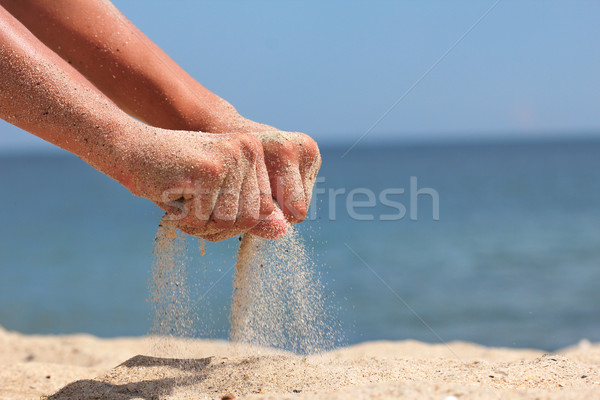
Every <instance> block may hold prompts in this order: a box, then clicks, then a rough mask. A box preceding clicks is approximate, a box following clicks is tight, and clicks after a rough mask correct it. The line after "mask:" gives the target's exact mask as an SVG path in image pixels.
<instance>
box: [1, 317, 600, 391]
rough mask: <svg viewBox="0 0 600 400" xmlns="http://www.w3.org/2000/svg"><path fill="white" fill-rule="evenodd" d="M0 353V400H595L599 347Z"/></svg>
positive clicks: (123, 343) (119, 342)
mask: <svg viewBox="0 0 600 400" xmlns="http://www.w3.org/2000/svg"><path fill="white" fill-rule="evenodd" d="M0 348H1V349H2V352H1V353H0V399H39V398H40V396H44V395H52V394H54V395H53V396H51V397H50V398H51V399H81V398H105V399H159V398H161V399H162V398H164V399H203V398H207V399H221V398H222V397H223V396H224V395H227V394H232V395H234V396H236V398H237V399H240V398H247V399H286V398H289V399H317V398H328V399H342V398H343V399H347V398H354V399H356V398H381V399H385V398H397V397H399V396H402V398H409V399H411V398H414V399H444V398H445V397H447V396H455V397H457V398H459V399H480V398H490V399H495V398H516V399H534V398H537V399H594V398H598V399H600V344H595V345H591V344H589V343H585V342H582V343H581V344H579V345H578V346H575V347H572V348H569V349H565V350H563V351H561V352H558V353H557V354H552V355H548V354H544V352H543V351H538V350H517V349H496V348H487V347H483V346H479V345H475V344H470V343H461V342H452V343H449V344H448V345H447V346H446V345H440V344H435V345H431V344H425V343H420V342H416V341H401V342H371V343H364V344H359V345H355V346H350V347H346V348H342V349H338V350H335V351H331V352H328V353H325V354H323V355H313V356H308V357H301V356H296V355H292V354H289V353H285V352H277V351H271V350H258V349H253V348H249V347H248V346H242V345H232V344H230V343H228V342H225V341H218V340H194V341H192V342H188V343H187V344H186V348H187V349H188V351H189V355H190V356H189V359H188V360H184V361H182V360H177V359H168V358H153V357H150V356H136V354H148V351H149V348H150V343H149V340H148V338H118V339H99V338H95V337H93V336H90V335H65V336H37V335H36V336H27V335H21V334H18V333H14V332H8V331H5V330H2V329H1V328H0ZM457 357H458V358H457Z"/></svg>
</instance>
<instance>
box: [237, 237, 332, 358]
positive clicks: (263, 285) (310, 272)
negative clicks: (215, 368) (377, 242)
mask: <svg viewBox="0 0 600 400" xmlns="http://www.w3.org/2000/svg"><path fill="white" fill-rule="evenodd" d="M233 286H234V294H233V299H232V302H231V339H232V340H233V341H234V342H243V343H249V344H253V345H258V346H261V347H275V348H281V349H286V350H291V351H293V352H296V353H302V354H306V353H315V352H320V351H323V350H328V349H330V348H331V347H332V346H333V344H334V343H335V340H334V339H335V335H334V331H335V330H334V325H332V321H331V315H330V312H329V310H330V309H329V308H327V307H326V303H325V301H324V294H323V293H324V290H323V289H324V288H323V286H322V284H321V283H320V280H319V276H318V275H317V273H316V270H315V268H314V265H313V262H312V260H311V258H310V255H309V253H308V252H307V250H306V248H305V246H304V243H303V241H302V238H301V237H300V236H299V235H298V233H297V232H296V231H295V230H294V229H293V228H290V229H289V230H288V232H287V233H286V234H285V236H283V237H282V238H280V239H277V240H267V239H261V238H259V237H257V236H254V235H250V234H245V235H244V237H243V239H242V243H241V245H240V249H239V252H238V258H237V263H236V272H235V278H234V282H233ZM337 336H338V337H339V334H338V335H337Z"/></svg>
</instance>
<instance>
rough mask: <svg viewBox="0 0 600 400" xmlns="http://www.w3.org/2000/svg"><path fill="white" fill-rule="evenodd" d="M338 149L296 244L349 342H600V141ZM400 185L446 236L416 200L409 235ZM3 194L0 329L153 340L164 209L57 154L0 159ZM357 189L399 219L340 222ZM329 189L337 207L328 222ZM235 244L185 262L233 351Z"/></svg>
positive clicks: (210, 320)
mask: <svg viewBox="0 0 600 400" xmlns="http://www.w3.org/2000/svg"><path fill="white" fill-rule="evenodd" d="M344 151H345V148H324V149H322V153H323V160H324V162H323V167H322V169H321V173H320V176H321V177H323V178H325V181H324V182H320V183H319V184H318V188H320V189H322V190H321V191H324V192H325V193H324V194H320V195H319V196H318V197H317V205H318V207H317V213H316V218H315V219H314V220H311V221H307V222H305V223H303V224H301V226H300V230H301V231H302V232H303V235H304V237H305V238H306V239H307V245H308V246H309V247H311V248H312V249H313V251H314V257H315V259H317V260H318V264H319V265H323V267H322V268H323V276H322V277H323V280H324V281H325V282H326V283H327V287H328V289H327V290H328V293H329V294H330V301H331V302H332V304H334V305H335V307H336V308H337V310H338V312H337V318H338V319H339V324H340V326H341V330H342V333H343V335H344V337H345V340H346V342H348V343H354V342H360V341H365V340H375V339H393V340H396V339H406V338H413V339H418V340H423V341H428V342H439V341H441V340H443V341H449V340H455V339H460V340H469V341H475V342H478V343H481V344H485V345H495V346H512V347H536V348H542V349H547V350H553V349H557V348H560V347H562V346H566V345H570V344H573V343H575V342H577V341H579V340H580V339H582V338H587V339H590V340H592V341H600V290H599V286H600V179H599V178H600V175H599V174H600V172H599V171H600V142H593V141H590V142H584V141H581V142H577V141H571V142H569V141H564V142H552V143H543V142H540V143H504V144H502V143H495V144H473V145H458V144H457V145H445V146H433V145H420V146H405V147H401V146H399V147H393V146H387V147H381V148H361V147H360V146H359V147H357V148H356V149H355V150H353V151H352V152H351V153H350V154H349V155H348V156H346V157H344V158H341V157H340V156H341V155H342V153H343V152H344ZM411 177H416V179H417V188H418V189H424V188H431V189H435V191H436V192H437V193H438V195H439V220H435V219H434V213H433V206H434V203H435V201H434V199H433V198H432V196H430V195H427V194H421V195H420V196H418V197H417V203H416V204H417V206H418V211H417V213H416V217H417V218H413V219H414V220H411V218H410V214H411V211H412V212H413V213H414V212H415V210H414V207H412V206H411V202H410V180H411ZM0 182H1V183H2V189H1V192H0V193H2V196H0V221H1V222H2V223H1V224H0V325H2V326H4V327H5V328H7V329H11V330H17V331H20V332H25V333H68V332H89V333H92V334H95V335H100V336H118V335H143V334H145V333H147V332H148V330H149V328H150V318H149V316H150V307H149V304H148V303H147V302H146V301H145V300H146V298H147V297H148V295H147V284H148V283H147V279H148V278H149V269H150V266H151V263H152V254H151V253H152V249H153V241H154V235H155V232H156V226H157V224H158V221H159V219H160V216H161V214H162V213H161V212H160V210H158V208H156V207H155V206H154V205H153V204H152V203H150V202H149V201H147V200H144V199H140V198H135V197H133V196H131V195H130V194H129V193H128V192H127V190H125V189H124V188H122V187H121V186H120V185H119V184H117V183H115V182H113V181H112V180H110V179H109V178H107V177H105V176H104V175H102V174H100V173H98V172H96V171H95V170H93V169H92V168H91V167H89V166H87V165H86V164H85V163H83V162H82V161H80V160H79V159H77V158H75V157H72V156H68V155H47V156H13V157H11V156H2V158H0ZM357 188H363V189H368V190H370V191H372V192H373V193H374V195H375V196H379V193H380V192H381V191H382V190H384V189H389V188H403V189H404V190H405V193H404V194H396V195H391V196H389V198H388V199H392V200H394V201H396V202H399V203H401V204H402V207H404V208H405V209H406V215H405V216H404V218H402V219H400V220H396V221H381V220H379V219H380V217H381V215H392V214H394V213H396V215H398V209H397V208H392V207H390V206H386V205H385V204H382V203H381V202H380V201H379V198H378V197H376V198H375V203H377V205H376V207H375V208H372V209H370V208H368V207H365V208H356V209H355V212H356V214H358V215H359V216H360V215H363V216H364V215H372V216H373V220H372V221H368V220H357V219H356V218H354V219H353V218H351V217H350V216H349V215H348V214H349V213H348V211H347V207H346V201H347V199H348V192H350V191H352V190H353V189H357ZM334 189H336V190H340V191H341V190H342V189H345V193H346V194H340V195H338V196H336V197H335V198H336V201H335V210H333V209H332V206H333V202H332V201H330V200H331V198H333V197H332V196H330V191H331V190H334ZM367 196H368V195H364V194H363V195H360V194H359V195H356V198H355V200H363V201H364V200H368V197H367ZM330 197H331V198H330ZM400 208H401V207H400ZM333 211H335V212H333ZM363 218H364V217H363ZM192 243H193V242H192ZM237 245H238V241H237V239H233V240H229V241H226V242H225V243H221V244H218V245H212V244H209V245H208V246H207V254H206V255H205V256H203V257H200V256H198V255H196V256H195V258H194V259H193V260H191V261H190V268H191V273H192V275H193V276H194V279H195V281H196V282H198V284H200V285H204V286H203V287H205V288H206V287H210V286H212V285H213V284H214V288H213V289H212V290H211V291H210V293H209V294H207V296H206V298H205V299H204V300H203V302H202V304H201V309H200V310H199V313H201V317H202V321H203V322H202V324H203V327H202V329H201V331H202V332H203V333H204V335H205V336H213V337H226V335H227V330H228V322H227V316H228V306H229V303H228V302H229V299H230V296H231V281H232V272H231V269H230V268H231V266H232V265H233V262H234V257H235V251H236V248H237ZM359 257H360V258H359ZM223 275H224V278H223V279H222V280H220V281H219V279H220V278H221V277H222V276H223ZM330 292H333V293H334V294H335V295H334V296H333V295H331V293H330ZM335 324H336V325H337V324H338V322H335Z"/></svg>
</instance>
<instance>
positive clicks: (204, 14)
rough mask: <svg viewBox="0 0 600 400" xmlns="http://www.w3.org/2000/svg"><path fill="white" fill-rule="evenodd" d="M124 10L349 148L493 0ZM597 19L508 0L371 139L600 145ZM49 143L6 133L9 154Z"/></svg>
mask: <svg viewBox="0 0 600 400" xmlns="http://www.w3.org/2000/svg"><path fill="white" fill-rule="evenodd" d="M114 3H115V4H116V5H117V7H118V8H119V9H121V11H122V12H123V13H124V14H125V15H126V16H127V17H128V18H129V19H131V20H132V21H133V22H134V23H135V24H136V25H137V26H138V27H139V28H140V29H141V30H142V31H143V32H145V33H146V34H147V35H148V36H149V37H150V38H152V39H153V40H154V41H155V42H157V43H158V44H159V46H161V47H162V48H163V49H164V50H165V51H166V52H167V53H168V54H170V55H171V56H172V57H173V58H174V59H175V60H176V61H177V62H179V63H180V64H181V65H182V66H183V67H184V68H185V69H186V70H187V71H188V72H189V73H190V74H191V75H192V76H194V77H195V78H196V79H198V80H199V81H200V82H201V83H203V84H204V85H205V86H206V87H208V88H209V89H211V90H213V91H215V92H216V93H217V94H219V95H221V96H222V97H224V98H225V99H227V100H229V101H230V102H231V103H232V104H233V105H234V106H236V107H237V108H238V110H239V111H240V112H241V113H242V114H244V115H246V116H248V117H250V118H253V119H256V120H259V121H261V122H266V123H269V124H272V125H274V126H276V127H278V128H281V129H286V130H296V131H303V132H306V133H309V134H311V135H313V136H314V137H315V138H316V139H317V141H319V142H321V143H332V142H338V143H347V144H350V143H352V142H353V141H354V140H355V139H357V138H358V137H359V136H361V135H362V134H363V133H364V132H365V131H366V130H367V129H368V128H369V127H370V126H371V125H372V124H373V123H374V122H375V121H376V120H377V119H378V118H379V117H380V116H381V115H382V114H383V113H384V112H385V110H386V109H388V108H389V107H390V106H391V105H392V104H393V103H394V102H395V101H397V100H398V99H399V98H400V96H401V95H402V94H403V93H404V92H405V91H406V90H407V89H408V88H409V87H411V85H413V84H414V83H415V81H416V80H417V79H418V78H419V77H420V76H421V75H422V74H423V73H424V72H425V71H427V70H428V69H429V68H430V67H431V65H432V64H434V62H435V61H436V60H437V59H438V58H439V57H440V56H441V55H442V54H444V53H445V52H446V51H447V50H448V49H449V48H450V47H451V46H452V44H453V43H454V42H455V41H456V40H457V39H458V38H459V37H461V36H462V35H463V33H464V32H465V31H467V29H468V28H469V27H470V26H471V25H472V24H473V23H474V22H475V21H476V20H477V19H478V18H479V17H480V16H481V15H482V14H483V13H484V12H485V11H486V10H487V9H488V8H489V7H490V6H491V5H492V4H494V3H495V0H491V1H490V0H485V1H484V0H477V1H452V2H450V1H390V2H383V1H381V2H367V1H362V2H352V1H343V2H342V1H330V2H323V1H279V2H277V1H265V2H257V1H244V2H242V1H169V2H167V1H144V2H142V1H125V0H119V1H116V0H115V1H114ZM598 20H600V2H598V1H582V0H573V1H567V0H563V1H551V0H544V1H541V0H540V1H533V0H531V1H530V0H528V1H522V0H519V1H517V0H502V1H501V2H500V3H499V4H498V6H497V7H496V8H494V9H493V10H492V11H491V12H490V13H489V15H487V17H486V18H485V19H483V20H482V21H481V23H480V24H479V25H478V26H477V27H475V29H473V31H472V32H471V33H470V34H469V35H468V36H466V37H465V38H464V40H462V41H461V42H460V43H459V44H458V45H457V46H456V47H455V48H454V49H453V50H452V51H451V52H450V53H449V54H448V55H447V57H445V58H444V59H443V60H442V61H441V62H440V63H439V64H438V65H437V67H436V68H434V69H433V70H432V71H431V73H430V74H429V75H427V76H426V77H425V79H423V81H422V82H421V83H420V84H419V85H417V86H416V87H415V89H414V90H413V91H412V92H411V93H410V94H409V95H408V96H406V98H404V99H403V100H402V101H401V102H400V103H399V104H398V105H397V106H396V107H395V108H394V109H393V111H392V112H390V113H389V115H387V117H386V118H384V119H383V120H382V121H381V123H380V124H379V125H378V126H377V127H376V128H375V129H373V131H372V132H371V133H370V134H369V135H367V136H366V137H365V139H364V140H363V142H362V143H364V144H376V143H377V142H380V141H389V140H394V141H398V142H400V143H401V142H414V141H419V140H432V141H440V140H444V141H446V140H450V139H461V140H464V139H469V140H470V139H485V138H491V137H494V138H496V137H515V136H517V137H527V138H529V137H532V136H536V137H539V136H546V137H549V136H557V135H582V134H586V135H594V136H597V137H600V77H599V75H598V74H599V73H600V40H599V38H600V24H598ZM49 147H50V145H46V144H44V143H41V141H40V140H38V139H35V138H33V137H31V135H29V134H26V133H23V132H21V131H19V130H18V129H16V128H13V127H10V126H9V125H8V124H6V123H4V122H2V123H1V124H0V150H2V149H4V150H5V151H7V150H8V151H13V150H15V149H21V150H23V149H25V150H27V149H46V148H49Z"/></svg>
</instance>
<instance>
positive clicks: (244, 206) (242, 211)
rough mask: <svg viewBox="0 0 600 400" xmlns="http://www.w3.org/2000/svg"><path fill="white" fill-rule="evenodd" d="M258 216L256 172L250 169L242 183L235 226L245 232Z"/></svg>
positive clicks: (258, 193) (256, 221) (255, 221)
mask: <svg viewBox="0 0 600 400" xmlns="http://www.w3.org/2000/svg"><path fill="white" fill-rule="evenodd" d="M259 217H260V190H259V187H258V180H257V177H256V172H255V171H251V172H250V173H249V174H248V175H247V176H246V179H244V183H243V184H242V190H241V192H240V197H239V204H238V213H237V218H236V221H235V228H236V229H239V230H241V231H243V232H246V231H247V230H249V229H251V228H253V227H254V226H255V225H256V224H257V223H258V220H259Z"/></svg>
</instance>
